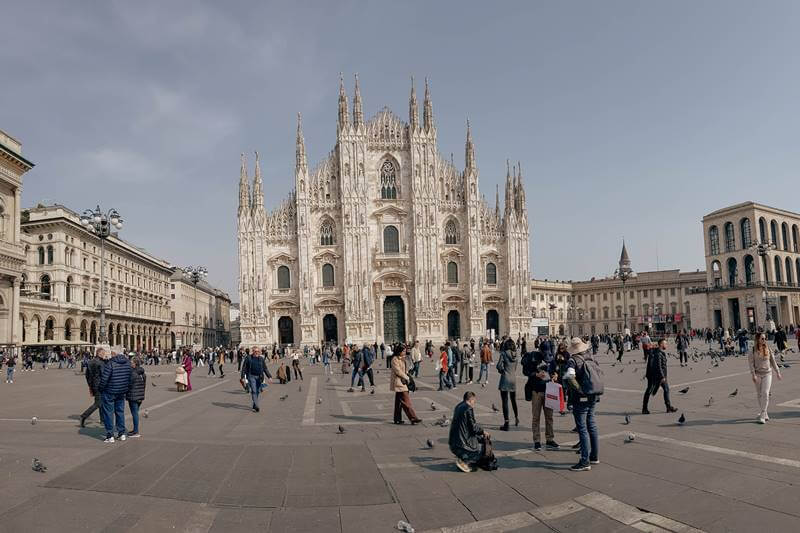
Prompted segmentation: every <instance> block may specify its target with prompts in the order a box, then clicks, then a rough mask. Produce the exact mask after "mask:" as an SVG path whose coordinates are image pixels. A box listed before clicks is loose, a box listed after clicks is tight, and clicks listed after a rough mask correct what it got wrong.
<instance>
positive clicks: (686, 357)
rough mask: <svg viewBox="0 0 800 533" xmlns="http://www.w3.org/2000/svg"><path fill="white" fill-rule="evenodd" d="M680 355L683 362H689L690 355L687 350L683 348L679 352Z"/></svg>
mask: <svg viewBox="0 0 800 533" xmlns="http://www.w3.org/2000/svg"><path fill="white" fill-rule="evenodd" d="M678 355H679V356H680V360H681V364H683V363H687V364H688V363H689V355H688V354H687V353H686V350H681V351H680V352H678Z"/></svg>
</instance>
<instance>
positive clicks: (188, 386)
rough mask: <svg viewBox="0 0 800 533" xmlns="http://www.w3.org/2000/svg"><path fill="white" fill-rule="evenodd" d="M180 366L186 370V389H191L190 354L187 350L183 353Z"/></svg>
mask: <svg viewBox="0 0 800 533" xmlns="http://www.w3.org/2000/svg"><path fill="white" fill-rule="evenodd" d="M181 366H182V367H183V369H184V370H185V371H186V390H187V391H190V390H192V354H191V353H189V352H188V351H187V352H186V353H185V354H184V355H183V362H182V363H181Z"/></svg>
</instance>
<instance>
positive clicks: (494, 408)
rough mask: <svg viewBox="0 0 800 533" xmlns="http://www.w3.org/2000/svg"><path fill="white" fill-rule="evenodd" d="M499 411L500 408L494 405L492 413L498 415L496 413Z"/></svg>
mask: <svg viewBox="0 0 800 533" xmlns="http://www.w3.org/2000/svg"><path fill="white" fill-rule="evenodd" d="M499 410H500V409H498V408H497V406H496V405H495V404H492V411H494V412H495V413H496V412H498V411H499Z"/></svg>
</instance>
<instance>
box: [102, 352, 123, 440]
mask: <svg viewBox="0 0 800 533" xmlns="http://www.w3.org/2000/svg"><path fill="white" fill-rule="evenodd" d="M130 382H131V363H130V361H129V360H128V358H127V356H126V355H125V354H124V353H118V354H114V353H113V352H112V357H111V359H109V360H108V362H107V363H106V364H105V365H104V366H103V372H102V374H101V375H100V384H99V386H98V390H99V391H100V393H101V394H102V398H103V403H102V407H101V411H100V414H101V415H102V418H103V425H104V426H105V428H106V439H105V440H104V441H103V442H107V443H113V442H114V427H115V426H116V430H117V437H118V438H119V440H121V441H124V440H125V439H126V438H127V437H126V435H125V397H126V396H127V394H128V388H129V387H130Z"/></svg>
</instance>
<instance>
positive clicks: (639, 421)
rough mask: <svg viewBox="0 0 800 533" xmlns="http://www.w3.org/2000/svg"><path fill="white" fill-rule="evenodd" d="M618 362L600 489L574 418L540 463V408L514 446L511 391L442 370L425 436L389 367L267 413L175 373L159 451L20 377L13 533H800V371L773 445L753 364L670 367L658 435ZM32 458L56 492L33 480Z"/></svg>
mask: <svg viewBox="0 0 800 533" xmlns="http://www.w3.org/2000/svg"><path fill="white" fill-rule="evenodd" d="M697 346H698V348H700V349H701V351H702V350H703V349H704V348H705V345H704V344H702V345H700V344H698V345H697ZM793 358H794V355H793V354H789V357H788V359H793ZM601 361H602V368H603V369H604V371H605V375H606V385H607V393H606V394H605V395H604V397H603V399H602V401H601V403H600V404H599V405H598V408H597V412H598V425H599V428H600V434H601V442H600V458H601V464H600V465H596V466H595V467H593V469H592V470H591V471H590V472H583V473H573V472H570V471H569V466H571V465H572V464H573V463H574V462H575V461H576V456H575V454H574V451H573V450H572V449H571V447H570V445H571V444H572V443H574V442H575V434H574V433H572V432H571V431H570V429H571V428H572V427H573V423H572V420H571V417H570V416H569V415H567V416H563V417H561V416H556V417H555V428H556V440H558V441H559V442H561V443H562V444H563V446H562V449H560V450H558V451H534V450H533V449H532V448H531V443H532V437H531V430H530V418H531V415H530V404H529V403H527V402H524V401H523V400H522V398H520V399H519V403H518V405H519V410H520V419H521V424H520V426H519V427H512V428H511V431H509V432H500V431H498V430H497V427H498V426H499V425H500V424H501V423H502V416H501V415H500V414H498V413H496V412H494V411H493V409H492V408H491V406H492V404H493V403H494V404H495V405H497V406H498V407H499V405H500V400H499V395H498V393H497V390H496V375H495V373H494V372H492V375H491V378H490V382H489V385H488V386H487V387H485V388H483V387H480V386H476V385H470V386H459V387H458V389H456V390H454V391H437V390H436V388H437V385H438V382H437V379H436V375H435V368H434V363H433V362H429V361H425V362H424V364H423V372H422V376H421V378H420V379H419V385H420V388H419V390H418V391H417V392H416V393H414V394H413V395H412V399H413V402H414V405H415V408H416V410H417V413H418V415H419V416H420V417H422V418H423V419H424V420H425V421H426V422H425V423H424V424H422V425H419V426H414V427H412V426H409V425H408V424H406V425H402V426H396V425H393V424H391V423H390V422H391V418H392V410H393V407H394V403H393V402H394V398H393V395H392V394H391V393H390V392H389V390H388V384H387V381H388V376H389V371H388V370H387V369H386V368H385V367H384V368H381V367H382V366H385V362H382V361H380V360H379V361H377V362H376V376H375V377H376V389H375V393H374V394H371V393H370V392H371V390H370V388H369V387H368V388H367V390H366V392H363V393H362V392H360V391H357V392H353V393H350V392H348V391H347V389H348V387H349V385H350V380H349V376H342V375H341V374H340V373H336V374H334V375H333V376H330V375H325V374H323V372H322V368H321V367H320V366H315V367H306V368H305V380H304V381H302V382H298V381H291V382H290V383H288V384H286V385H271V386H270V388H269V389H268V390H267V391H266V392H265V395H264V397H263V399H262V411H261V413H253V412H251V411H250V410H249V401H248V399H249V397H248V395H247V394H245V393H244V392H243V391H242V390H241V388H240V387H239V385H238V383H237V381H236V379H235V376H231V375H230V374H229V375H227V376H226V378H225V379H219V378H215V377H206V376H205V375H204V374H205V372H204V370H205V369H203V368H200V369H198V371H196V372H195V373H194V375H193V376H192V381H193V384H194V385H195V391H194V392H193V393H191V394H186V393H185V394H178V393H177V392H175V390H174V386H173V385H172V384H171V383H170V382H171V377H172V370H171V368H169V367H167V366H161V367H157V368H148V369H147V371H148V375H149V376H150V380H151V382H154V383H156V385H155V386H148V391H147V399H146V401H145V405H144V406H143V409H145V408H147V409H148V412H149V415H148V417H147V418H142V421H141V424H142V429H141V432H142V434H143V437H142V438H141V439H137V440H128V441H127V442H124V443H123V442H117V443H115V444H113V445H108V444H104V443H103V442H102V440H101V437H102V435H103V433H104V431H103V430H102V428H101V427H100V424H99V422H98V420H97V418H95V417H96V415H93V418H92V419H91V420H90V422H89V423H88V424H87V427H86V428H84V429H81V428H78V424H77V420H76V418H75V415H76V413H79V412H80V411H82V410H83V409H84V408H85V407H86V405H88V403H89V400H88V396H87V393H86V388H85V385H84V382H83V380H82V377H81V376H80V375H76V374H75V373H74V372H73V371H72V370H55V369H53V370H48V371H46V372H43V371H40V370H39V371H37V372H34V373H20V372H18V373H17V379H16V380H15V383H14V384H13V385H4V386H2V387H0V531H24V530H30V531H37V532H38V531H107V532H112V531H113V532H117V531H120V532H122V531H132V530H134V529H136V530H138V531H203V532H205V531H225V532H231V531H248V532H250V531H295V532H297V531H313V532H327V531H335V532H350V531H354V532H358V531H363V532H380V531H396V529H394V526H395V525H396V524H397V522H398V520H405V521H407V522H409V523H411V524H412V525H413V526H414V527H415V528H416V530H417V531H439V532H469V531H481V532H505V531H592V532H595V531H676V532H677V531H709V532H712V531H754V530H764V531H798V530H800V507H799V506H797V501H798V498H800V488H799V486H800V451H799V450H798V449H797V446H796V442H798V440H799V439H800V375H798V374H795V372H800V364H798V365H796V367H790V368H785V369H783V373H784V380H783V381H774V384H773V395H772V402H771V403H772V408H771V409H770V417H771V420H770V422H768V423H767V424H766V425H759V424H756V423H755V413H756V411H757V401H756V398H755V394H754V391H753V386H752V383H751V382H750V378H749V374H748V373H747V369H746V363H745V360H744V358H741V357H740V358H728V359H726V360H724V361H723V362H721V363H719V365H718V366H714V365H713V363H711V362H710V361H709V360H708V359H707V358H706V359H698V360H697V361H692V362H691V363H690V366H689V367H686V368H681V367H680V366H678V364H677V361H676V360H670V369H669V371H670V383H671V392H672V396H673V403H674V404H675V405H676V406H677V407H678V409H679V412H678V413H675V414H666V413H664V410H663V400H662V399H661V393H659V395H657V396H656V397H654V398H652V399H651V402H650V410H651V412H652V413H653V414H652V415H649V416H644V415H641V414H639V411H640V410H641V401H642V390H643V380H642V378H643V365H642V361H641V352H631V353H629V354H626V356H625V358H624V360H623V362H622V363H615V361H614V360H613V359H611V356H610V355H609V356H604V357H602V358H601ZM790 362H791V361H790ZM227 367H228V371H229V372H230V371H231V370H232V369H231V368H230V367H231V365H227ZM795 368H797V370H795ZM518 381H519V384H520V389H521V384H522V381H523V378H522V377H521V376H520V378H519V380H518ZM685 387H689V390H688V391H687V392H686V393H685V394H681V393H679V392H678V391H679V390H680V389H683V388H685ZM468 389H469V390H474V391H476V392H477V393H478V400H479V405H478V408H477V409H476V415H477V418H478V421H479V422H480V423H482V424H483V425H484V426H485V427H486V428H487V429H488V430H489V431H491V432H492V433H493V435H494V440H495V444H496V452H497V456H498V461H499V465H500V469H499V470H497V471H495V472H475V473H472V474H463V473H461V472H458V471H457V470H456V469H455V467H454V465H453V460H452V457H451V456H450V454H449V452H448V450H447V440H446V437H447V429H446V428H441V427H438V426H436V425H434V424H433V422H434V421H435V420H436V419H438V418H441V416H442V415H443V414H447V415H449V414H450V412H451V410H452V408H453V406H454V405H455V404H456V403H457V402H458V401H460V399H461V395H462V394H463V392H464V391H465V390H468ZM734 389H738V390H739V392H738V394H737V395H735V396H730V393H731V392H732V391H733V390H734ZM521 395H522V393H521V392H520V396H521ZM282 397H283V398H284V399H281V398H282ZM712 397H713V401H711V402H709V399H710V398H712ZM431 404H433V408H432V407H431ZM682 413H683V414H684V415H685V416H686V419H687V421H686V423H685V424H683V425H679V424H678V423H677V418H678V416H679V415H680V414H682ZM625 415H629V416H630V417H631V423H630V424H629V425H626V424H625V423H624V417H625ZM33 416H36V417H38V423H37V424H35V425H33V424H31V417H33ZM512 423H513V420H512ZM338 426H342V428H343V429H344V430H345V431H344V433H341V434H340V433H339V432H338ZM630 433H633V434H634V437H635V438H634V440H633V442H629V443H626V442H625V440H626V437H627V436H628V435H629V434H630ZM428 439H431V440H432V441H433V442H434V447H433V449H430V448H428V446H427V445H426V444H425V443H426V441H427V440H428ZM33 457H37V458H39V459H40V460H41V461H42V462H43V463H45V464H46V465H47V466H48V470H47V472H46V473H43V474H42V473H38V472H34V471H32V470H31V461H32V458H33Z"/></svg>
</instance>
